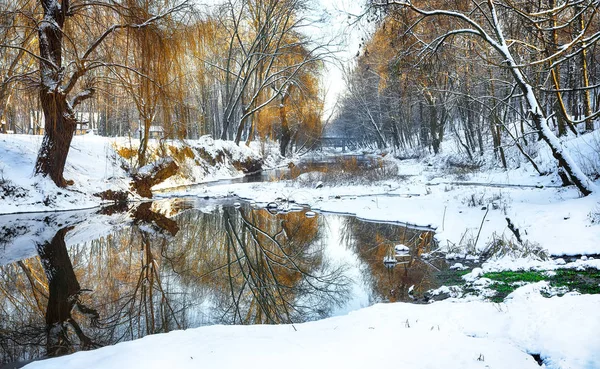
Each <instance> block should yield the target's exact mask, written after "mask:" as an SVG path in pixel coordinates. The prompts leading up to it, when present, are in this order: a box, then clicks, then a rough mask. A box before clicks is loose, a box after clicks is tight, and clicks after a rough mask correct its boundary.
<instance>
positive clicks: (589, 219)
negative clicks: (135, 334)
mask: <svg viewBox="0 0 600 369" xmlns="http://www.w3.org/2000/svg"><path fill="white" fill-rule="evenodd" d="M40 140H41V138H40V137H35V136H16V135H10V136H8V135H0V170H1V171H2V172H1V174H2V176H1V177H2V178H3V179H5V180H9V181H10V183H11V185H15V186H17V187H20V188H23V189H24V191H25V192H24V195H22V196H21V195H19V194H20V193H22V192H17V193H16V195H15V194H12V195H10V196H4V198H0V214H2V213H3V214H7V213H14V212H24V211H44V210H65V209H81V208H85V207H91V206H97V205H98V204H99V202H100V201H99V199H97V198H94V197H92V196H91V195H90V194H91V193H94V192H99V191H102V190H105V189H113V190H115V189H127V188H128V186H129V184H128V182H129V179H128V177H127V174H126V173H125V171H124V170H123V169H121V167H120V165H119V163H120V160H119V159H118V158H117V157H116V154H115V150H114V147H115V143H117V144H119V142H118V141H115V140H114V139H107V138H102V137H98V136H79V137H76V138H75V140H74V143H73V148H72V150H71V153H70V155H69V159H68V163H67V170H66V175H65V177H66V178H68V179H74V180H75V183H76V184H75V186H73V187H72V188H70V189H68V190H63V189H56V188H54V186H53V185H52V184H51V183H50V182H49V181H48V180H46V179H40V178H37V177H34V176H32V172H33V163H34V162H35V157H36V154H37V149H38V145H39V143H40ZM211 141H212V140H211ZM583 141H585V139H583V140H582V142H583ZM588 141H589V140H588ZM213 142H214V141H213ZM121 144H122V145H127V144H128V143H127V142H126V141H124V140H123V142H121ZM197 145H203V147H207V148H209V145H208V144H207V142H204V143H197ZM217 145H221V144H220V143H217ZM577 147H578V148H580V149H581V150H580V151H579V152H583V154H582V155H580V157H578V159H577V160H579V161H580V163H582V164H583V163H586V164H584V165H587V166H588V171H589V170H591V169H589V168H592V169H593V167H594V166H596V165H598V163H597V160H596V159H593V158H592V159H590V158H591V156H590V155H588V153H589V151H590V150H587V151H586V149H585V147H584V146H577ZM582 147H583V148H582ZM243 150H250V149H247V148H244V149H243ZM253 150H254V153H249V154H248V155H258V154H259V153H258V151H259V148H258V146H255V147H253ZM207 151H209V150H207ZM540 155H541V156H540V157H543V155H546V154H544V153H541V154H540ZM389 156H391V155H388V157H386V158H385V160H386V161H389V162H390V163H392V164H393V165H397V166H398V176H396V177H393V178H389V179H386V180H384V181H380V182H378V183H376V184H358V185H357V184H352V185H349V184H344V183H325V185H324V186H317V181H316V180H315V181H314V183H311V182H310V181H311V180H310V179H307V178H305V179H304V180H303V181H301V182H302V184H300V183H299V181H282V182H263V183H238V184H224V185H217V186H194V187H190V188H183V189H181V188H180V189H176V190H172V191H170V192H163V193H161V194H160V196H161V197H173V196H201V197H205V196H209V197H225V196H234V195H235V196H238V197H241V198H245V199H248V200H250V201H256V202H258V203H264V204H266V203H269V202H273V201H276V202H278V203H279V204H280V205H281V206H290V204H291V202H293V203H300V204H306V205H309V206H311V207H312V209H313V210H316V211H321V212H339V213H350V214H356V215H357V216H358V217H360V218H365V219H371V220H379V221H387V222H403V223H408V224H413V225H417V226H422V227H433V228H436V238H437V240H438V241H439V245H440V247H441V248H442V249H443V250H445V251H448V252H453V253H454V254H456V255H464V254H466V253H469V252H470V253H475V252H476V250H479V251H481V250H483V249H484V248H485V247H486V246H487V245H489V243H490V242H491V241H492V240H493V239H498V238H505V239H506V240H510V239H513V238H514V236H513V232H511V231H510V230H509V229H508V223H507V220H506V218H508V219H510V221H511V222H512V223H513V224H514V225H515V227H516V228H518V229H519V232H520V235H521V237H522V239H523V241H524V242H525V243H526V244H528V245H539V246H541V247H542V248H545V249H546V250H547V251H548V253H550V254H554V255H564V254H566V255H578V254H587V255H591V254H600V242H599V241H600V194H593V195H591V196H587V197H581V196H580V195H579V193H578V192H577V190H576V189H574V188H561V187H558V186H557V183H558V182H557V178H556V177H555V176H544V177H540V176H539V175H537V174H536V173H535V172H534V171H533V170H530V169H528V167H527V165H523V166H521V167H520V168H514V169H511V170H509V171H502V170H498V169H487V170H484V171H475V172H469V173H460V174H456V173H451V172H449V171H447V170H445V169H446V168H444V165H443V163H441V162H439V161H436V160H437V159H436V158H429V159H425V160H406V161H396V160H394V159H391V158H389ZM266 163H267V164H269V165H271V166H274V165H278V164H280V160H278V159H277V158H275V157H274V156H273V155H271V156H269V158H268V160H266ZM549 163H551V161H550V159H547V160H544V159H542V163H541V166H542V167H543V166H544V165H550V164H549ZM195 170H196V169H195V168H193V166H192V167H191V168H190V170H189V171H188V174H189V175H188V176H181V177H179V178H176V179H172V180H171V181H170V182H167V183H164V184H162V185H161V187H162V188H165V187H172V186H178V185H185V184H189V183H194V182H200V181H207V180H211V179H218V178H224V177H233V176H239V175H240V174H241V173H240V172H238V171H234V170H231V167H227V168H226V167H223V168H222V170H221V169H220V170H216V171H213V172H210V173H208V174H207V172H206V170H204V171H201V172H194V171H195ZM315 178H316V177H315ZM14 217H15V216H12V215H11V216H3V217H0V225H1V222H10V221H11V219H13V218H14ZM75 218H77V216H76V217H75ZM69 219H70V218H69ZM69 219H67V220H64V221H63V220H60V222H59V223H60V224H64V223H65V222H68V221H69ZM99 219H100V222H106V223H102V224H109V223H110V222H108V221H107V220H102V219H101V218H99ZM77 221H79V220H77ZM31 226H32V227H37V226H39V224H32V225H31ZM96 226H97V225H96V224H92V223H90V224H89V225H87V228H94V227H96ZM40 232H41V231H40ZM24 247H26V246H24ZM12 251H13V253H12V254H10V255H8V256H7V255H4V256H5V259H7V258H8V259H10V260H15V258H18V257H19V256H18V255H19V253H18V252H15V249H14V248H12ZM28 252H30V250H29V251H28ZM8 259H7V260H8ZM0 260H2V258H0ZM5 261H6V260H5ZM494 263H495V264H494ZM555 264H556V263H555V262H554V264H552V265H555ZM552 265H550V264H543V263H542V262H540V261H539V260H536V259H535V258H530V259H517V260H513V259H511V258H505V259H502V260H500V261H490V262H488V263H487V264H485V265H484V266H483V267H484V269H485V268H487V269H485V270H486V271H490V270H506V269H519V270H522V269H528V268H529V269H536V270H539V269H542V270H551V269H552V268H553V267H552ZM574 267H577V266H574ZM585 267H589V268H598V263H597V262H594V261H592V262H589V261H586V263H585ZM544 283H545V282H540V283H537V284H530V285H527V286H524V287H521V288H519V289H517V290H516V291H515V292H513V294H512V295H510V296H509V298H507V299H506V300H505V302H504V303H501V304H493V303H491V302H486V301H481V300H478V301H468V300H467V299H450V300H446V301H442V302H435V303H433V304H430V305H411V304H405V303H396V304H386V305H376V306H373V307H369V308H365V309H362V310H359V311H356V312H353V313H351V314H349V315H346V316H341V317H335V318H331V319H326V320H323V321H317V322H311V323H304V324H298V325H296V326H295V329H294V327H292V326H289V325H282V326H246V327H243V326H227V327H225V326H214V327H204V328H198V329H192V330H188V331H177V332H172V333H168V334H163V335H155V336H150V337H146V338H144V339H141V340H138V341H133V342H127V343H122V344H118V345H115V346H112V347H106V348H102V349H99V350H95V351H91V352H80V353H76V354H74V355H69V356H66V357H62V358H58V359H51V360H46V361H41V362H37V363H33V364H31V365H30V366H28V367H31V368H54V367H56V368H81V367H86V368H95V367H97V368H109V367H116V368H138V367H139V368H153V367H157V368H158V367H163V366H165V365H169V366H172V367H177V368H196V367H198V368H212V367H215V368H216V367H224V368H233V367H239V366H244V365H245V366H247V365H249V364H248V363H252V364H251V366H254V365H256V366H258V365H260V366H265V367H280V366H286V367H298V368H300V367H302V368H305V367H330V366H335V367H348V368H355V367H356V368H359V367H365V366H367V365H368V366H375V365H380V366H383V365H390V364H393V365H394V366H399V367H408V368H439V367H444V368H486V367H489V368H535V367H539V366H538V364H537V363H536V362H535V361H534V360H533V358H532V356H531V355H530V354H540V356H541V358H542V359H544V363H545V365H546V367H548V368H600V338H599V337H600V336H598V334H597V333H598V331H600V317H599V315H598V313H597V308H598V306H600V305H599V304H600V296H599V295H578V294H576V293H569V294H566V295H564V296H562V297H556V296H555V297H552V298H546V297H542V295H541V293H540V291H542V290H543V289H544V287H545V285H544Z"/></svg>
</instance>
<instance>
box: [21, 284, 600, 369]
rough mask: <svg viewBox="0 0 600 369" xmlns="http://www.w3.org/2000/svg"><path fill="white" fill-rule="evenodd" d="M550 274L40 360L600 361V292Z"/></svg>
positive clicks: (51, 363)
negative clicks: (470, 292) (422, 300)
mask: <svg viewBox="0 0 600 369" xmlns="http://www.w3.org/2000/svg"><path fill="white" fill-rule="evenodd" d="M543 285H544V284H543V282H540V283H538V284H534V285H529V286H525V287H521V288H520V289H518V290H517V291H515V292H514V293H513V294H512V295H510V296H509V298H508V299H507V300H506V302H505V303H503V304H491V303H487V302H481V301H471V302H468V301H464V300H461V301H457V300H452V301H450V300H447V301H442V302H437V303H433V304H430V305H412V304H406V303H396V304H380V305H375V306H372V307H369V308H365V309H362V310H359V311H356V312H352V313H350V314H348V315H346V316H340V317H335V318H329V319H325V320H321V321H317V322H310V323H303V324H297V325H294V326H292V325H275V326H273V325H254V326H210V327H203V328H197V329H189V330H186V331H175V332H171V333H168V334H157V335H153V336H147V337H145V338H142V339H139V340H136V341H131V342H125V343H120V344H118V345H115V346H110V347H103V348H100V349H97V350H94V351H87V352H78V353H75V354H72V355H68V356H64V357H60V358H56V359H51V360H45V361H39V362H35V363H32V364H30V365H28V366H27V368H31V369H42V368H44V369H45V368H63V369H68V368H83V367H85V368H89V369H92V368H98V369H100V368H145V369H150V368H157V369H158V368H164V367H165V366H171V367H175V368H178V369H187V368H189V369H192V368H239V367H243V366H247V365H248V364H249V363H250V365H251V366H260V367H264V368H280V367H281V366H285V367H286V368H329V367H343V368H357V369H358V368H364V367H365V366H381V367H384V366H389V365H392V364H393V365H394V366H398V367H402V368H448V369H454V368H456V369H466V368H473V369H475V368H478V369H479V368H494V369H501V368H506V369H513V368H520V369H527V368H532V369H533V368H539V367H540V365H539V364H538V362H536V359H537V360H544V364H545V367H546V368H581V369H583V368H588V369H592V368H597V367H598V365H599V364H600V352H599V351H598V346H599V345H600V339H599V338H598V335H597V332H598V330H599V329H600V321H599V320H598V319H597V306H598V304H600V295H586V296H581V295H577V294H569V295H565V296H563V297H553V298H549V299H548V298H545V297H542V296H541V294H540V291H541V289H542V287H543Z"/></svg>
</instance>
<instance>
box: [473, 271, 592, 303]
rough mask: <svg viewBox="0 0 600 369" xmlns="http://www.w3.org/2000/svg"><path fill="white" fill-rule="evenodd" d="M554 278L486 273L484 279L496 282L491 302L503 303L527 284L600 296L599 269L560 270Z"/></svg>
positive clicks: (544, 273) (506, 272)
mask: <svg viewBox="0 0 600 369" xmlns="http://www.w3.org/2000/svg"><path fill="white" fill-rule="evenodd" d="M555 272H556V274H555V275H553V276H547V275H546V272H538V271H527V272H512V271H505V272H492V273H485V274H484V275H483V277H485V278H489V279H491V280H492V281H494V283H493V284H491V285H490V286H489V288H490V289H492V290H494V291H496V295H495V296H494V297H492V298H491V299H490V300H492V301H493V302H502V301H504V298H505V297H506V296H508V295H509V294H510V293H511V292H513V291H514V290H516V289H517V288H519V287H520V286H522V285H523V284H527V283H534V282H539V281H544V280H545V281H548V282H549V283H550V286H552V287H557V288H560V287H566V288H567V289H568V290H569V291H577V292H579V293H582V294H600V271H599V270H598V269H586V270H574V269H558V270H556V271H555Z"/></svg>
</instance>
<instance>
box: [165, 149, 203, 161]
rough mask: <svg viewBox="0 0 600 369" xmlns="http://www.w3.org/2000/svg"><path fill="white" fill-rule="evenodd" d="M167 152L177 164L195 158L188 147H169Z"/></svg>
mask: <svg viewBox="0 0 600 369" xmlns="http://www.w3.org/2000/svg"><path fill="white" fill-rule="evenodd" d="M169 151H170V152H171V155H172V156H173V158H174V159H175V160H176V161H177V162H179V163H183V162H184V161H185V159H194V158H196V155H195V154H194V151H193V150H192V149H191V148H190V147H189V146H184V147H182V148H178V147H176V146H169Z"/></svg>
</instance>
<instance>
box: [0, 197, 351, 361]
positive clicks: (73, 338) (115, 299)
mask: <svg viewBox="0 0 600 369" xmlns="http://www.w3.org/2000/svg"><path fill="white" fill-rule="evenodd" d="M128 211H129V214H130V215H131V221H130V222H129V224H127V225H123V227H122V229H120V230H118V231H114V232H112V233H110V234H108V235H107V236H105V237H100V238H97V239H94V240H92V241H88V242H86V243H83V244H77V245H72V246H67V245H66V243H65V235H67V234H68V232H70V230H71V228H72V227H71V226H65V227H61V228H60V229H58V230H57V231H56V233H55V235H54V236H53V237H52V236H51V237H52V239H51V240H47V241H46V242H42V243H40V244H39V246H38V253H39V256H38V257H36V258H30V259H25V260H21V261H19V262H17V263H13V264H9V265H5V266H0V356H1V357H2V362H12V361H17V360H26V359H30V358H37V357H41V356H46V355H47V356H55V355H61V354H64V353H68V352H72V351H75V350H81V349H89V348H93V347H97V346H102V345H107V344H114V343H116V342H120V341H124V340H130V339H136V338H140V337H142V336H145V335H147V334H153V333H158V332H168V331H170V330H172V329H185V328H189V327H195V326H200V325H203V324H210V323H235V324H249V323H269V324H274V323H294V322H301V321H305V320H310V319H316V318H321V317H325V316H329V315H330V312H331V310H332V309H333V308H334V307H336V306H338V305H340V304H342V303H343V302H345V301H346V300H347V299H348V293H349V288H348V286H349V282H350V281H349V280H348V278H347V277H345V276H344V274H343V272H344V269H343V267H342V266H334V265H331V264H330V262H329V261H328V260H327V258H326V257H324V256H323V249H324V246H325V245H324V244H323V242H322V237H321V231H320V225H319V221H320V220H319V218H306V217H305V216H304V214H303V213H301V212H299V213H288V214H277V215H272V214H269V213H268V212H267V211H265V210H253V209H250V208H242V209H234V208H233V207H224V208H218V209H216V210H212V211H211V212H210V213H205V212H202V211H201V210H199V209H189V204H188V205H185V204H184V206H181V204H179V205H177V204H170V203H166V204H165V203H154V204H153V203H144V204H141V205H140V206H137V207H136V208H134V209H131V210H128ZM105 213H106V212H105ZM163 214H168V215H169V216H171V217H172V218H169V217H167V216H165V215H163ZM103 216H106V215H103ZM76 227H77V226H76ZM71 232H75V231H71ZM82 286H83V287H82Z"/></svg>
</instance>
